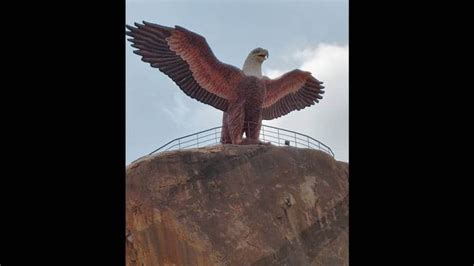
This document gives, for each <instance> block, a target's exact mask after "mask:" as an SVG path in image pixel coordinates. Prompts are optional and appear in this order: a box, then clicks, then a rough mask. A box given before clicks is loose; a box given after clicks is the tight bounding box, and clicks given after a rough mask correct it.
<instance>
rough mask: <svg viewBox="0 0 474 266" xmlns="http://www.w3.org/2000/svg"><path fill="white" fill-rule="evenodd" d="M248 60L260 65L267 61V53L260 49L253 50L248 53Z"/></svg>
mask: <svg viewBox="0 0 474 266" xmlns="http://www.w3.org/2000/svg"><path fill="white" fill-rule="evenodd" d="M249 58H252V59H254V60H255V61H257V62H259V63H260V64H261V63H263V61H265V60H267V59H268V51H267V50H265V49H263V48H260V47H259V48H255V49H253V50H252V51H251V52H250V54H249Z"/></svg>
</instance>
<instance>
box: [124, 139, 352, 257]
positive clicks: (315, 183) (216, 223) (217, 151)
mask: <svg viewBox="0 0 474 266" xmlns="http://www.w3.org/2000/svg"><path fill="white" fill-rule="evenodd" d="M126 174H127V178H126V186H127V194H126V208H127V209H126V211H127V230H126V231H127V232H126V234H127V242H126V256H127V258H126V261H127V265H140V266H141V265H146V266H149V265H325V266H327V265H348V201H349V200H348V181H349V176H348V164H347V163H344V162H338V161H335V160H334V159H333V158H332V157H331V156H329V155H327V154H325V153H323V152H320V151H316V150H310V149H299V148H293V147H275V146H259V145H248V146H235V145H224V146H222V145H219V146H215V147H209V148H200V149H190V150H181V151H173V152H165V153H161V154H158V155H153V156H148V157H144V158H142V159H140V160H138V161H135V162H133V163H132V164H130V165H129V166H128V167H127V170H126Z"/></svg>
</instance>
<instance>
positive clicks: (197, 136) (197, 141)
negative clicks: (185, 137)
mask: <svg viewBox="0 0 474 266" xmlns="http://www.w3.org/2000/svg"><path fill="white" fill-rule="evenodd" d="M196 145H197V147H198V148H199V134H196Z"/></svg>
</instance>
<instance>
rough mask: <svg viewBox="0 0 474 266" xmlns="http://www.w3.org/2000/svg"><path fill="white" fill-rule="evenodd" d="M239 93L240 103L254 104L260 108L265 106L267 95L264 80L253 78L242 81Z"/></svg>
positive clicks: (249, 77) (238, 89)
mask: <svg viewBox="0 0 474 266" xmlns="http://www.w3.org/2000/svg"><path fill="white" fill-rule="evenodd" d="M237 91H238V94H239V96H238V101H242V102H245V104H246V105H247V104H253V105H257V106H259V107H260V106H261V105H262V104H263V101H264V99H265V94H266V88H265V83H264V82H263V80H262V79H259V78H257V77H253V76H248V77H246V78H244V79H242V81H241V82H240V83H239V85H238V88H237Z"/></svg>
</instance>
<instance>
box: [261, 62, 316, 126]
mask: <svg viewBox="0 0 474 266" xmlns="http://www.w3.org/2000/svg"><path fill="white" fill-rule="evenodd" d="M264 81H265V84H266V86H267V95H266V97H265V100H264V102H263V111H262V116H263V119H265V120H271V119H274V118H277V117H280V116H283V115H286V114H288V113H289V112H291V111H293V110H301V109H303V108H305V107H307V106H311V105H313V104H314V103H315V102H316V103H317V102H319V100H320V99H322V98H323V97H322V96H321V94H323V93H324V91H323V88H324V87H323V86H321V84H322V82H320V81H319V80H317V79H315V78H314V77H313V76H312V75H311V73H309V72H306V71H302V70H299V69H295V70H293V71H290V72H288V73H286V74H284V75H282V76H281V77H279V78H276V79H270V78H268V77H264Z"/></svg>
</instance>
